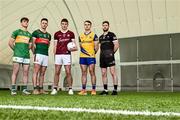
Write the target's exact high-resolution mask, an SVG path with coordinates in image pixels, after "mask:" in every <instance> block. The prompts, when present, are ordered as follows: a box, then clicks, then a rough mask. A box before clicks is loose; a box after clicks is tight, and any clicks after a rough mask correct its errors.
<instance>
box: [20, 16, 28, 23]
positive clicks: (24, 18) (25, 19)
mask: <svg viewBox="0 0 180 120" xmlns="http://www.w3.org/2000/svg"><path fill="white" fill-rule="evenodd" d="M22 21H27V22H29V19H28V18H27V17H22V18H21V20H20V22H21V23H22Z"/></svg>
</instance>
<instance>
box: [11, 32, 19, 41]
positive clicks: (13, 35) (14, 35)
mask: <svg viewBox="0 0 180 120" xmlns="http://www.w3.org/2000/svg"><path fill="white" fill-rule="evenodd" d="M17 35H18V30H15V31H14V32H13V33H12V34H11V38H13V39H16V37H17Z"/></svg>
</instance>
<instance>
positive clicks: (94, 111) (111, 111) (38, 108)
mask: <svg viewBox="0 0 180 120" xmlns="http://www.w3.org/2000/svg"><path fill="white" fill-rule="evenodd" d="M0 109H18V110H44V111H48V110H51V111H63V112H87V113H105V114H119V115H144V116H180V113H178V112H161V111H159V112H150V111H128V110H105V109H86V108H63V107H40V106H18V105H17V106H16V105H0Z"/></svg>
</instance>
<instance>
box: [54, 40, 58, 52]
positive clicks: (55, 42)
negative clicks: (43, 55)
mask: <svg viewBox="0 0 180 120" xmlns="http://www.w3.org/2000/svg"><path fill="white" fill-rule="evenodd" d="M56 48H57V40H54V49H53V52H54V54H56Z"/></svg>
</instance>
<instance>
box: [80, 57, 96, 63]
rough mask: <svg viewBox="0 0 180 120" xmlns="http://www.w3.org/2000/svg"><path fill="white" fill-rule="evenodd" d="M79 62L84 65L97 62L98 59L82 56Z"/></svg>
mask: <svg viewBox="0 0 180 120" xmlns="http://www.w3.org/2000/svg"><path fill="white" fill-rule="evenodd" d="M79 64H83V65H91V64H96V59H95V58H81V57H80V60H79Z"/></svg>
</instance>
